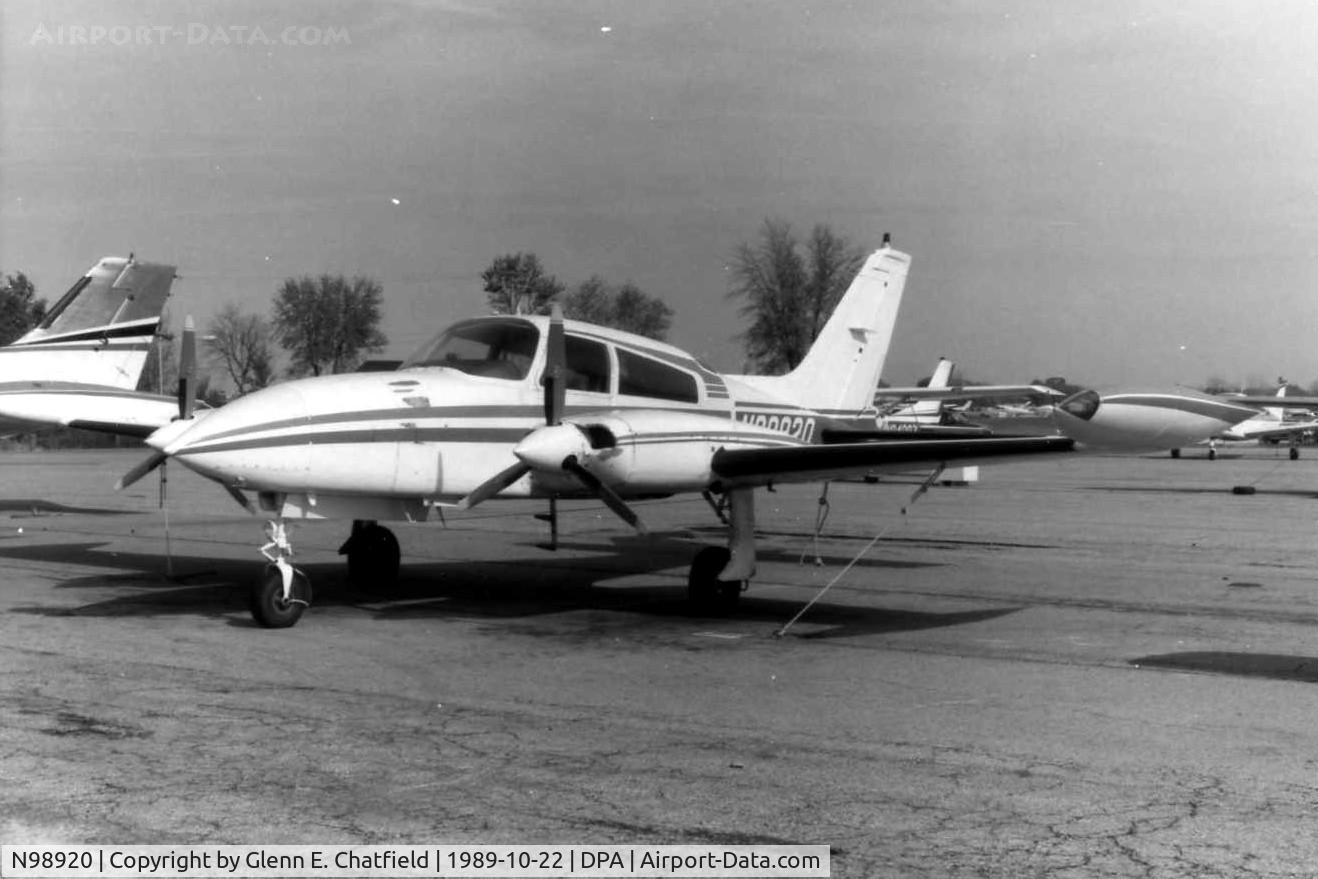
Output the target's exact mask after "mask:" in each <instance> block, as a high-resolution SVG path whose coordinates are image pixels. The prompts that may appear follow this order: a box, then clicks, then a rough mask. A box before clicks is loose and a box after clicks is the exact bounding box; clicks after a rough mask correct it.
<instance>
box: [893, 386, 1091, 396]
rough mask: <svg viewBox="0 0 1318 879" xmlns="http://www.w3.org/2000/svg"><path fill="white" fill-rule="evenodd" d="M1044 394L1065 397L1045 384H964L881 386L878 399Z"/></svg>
mask: <svg viewBox="0 0 1318 879" xmlns="http://www.w3.org/2000/svg"><path fill="white" fill-rule="evenodd" d="M1009 396H1022V397H1029V396H1043V397H1064V396H1066V395H1065V394H1063V393H1060V392H1059V391H1057V390H1055V389H1053V388H1050V387H1046V386H1044V385H962V386H960V387H948V388H879V389H878V390H877V391H876V392H875V393H874V398H875V399H876V400H892V399H905V400H976V399H982V398H984V397H1009Z"/></svg>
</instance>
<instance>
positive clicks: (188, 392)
mask: <svg viewBox="0 0 1318 879" xmlns="http://www.w3.org/2000/svg"><path fill="white" fill-rule="evenodd" d="M177 395H178V417H176V418H175V419H174V420H175V421H185V420H187V419H189V418H191V417H192V413H193V411H194V410H195V409H196V408H197V328H196V325H195V324H194V323H193V321H192V316H191V315H189V316H188V317H186V318H184V319H183V341H182V343H181V347H180V352H179V374H178V391H177ZM168 460H169V455H167V454H165V453H164V452H161V451H155V452H152V453H151V454H150V455H149V456H147V458H146V459H144V460H143V461H141V462H140V463H139V464H138V465H137V466H135V467H134V468H133V469H131V470H129V471H128V472H127V473H125V474H124V475H123V476H122V477H120V479H119V481H118V482H116V483H115V485H114V487H115V490H116V491H119V490H122V489H125V488H127V487H128V486H130V485H132V484H133V483H134V482H137V481H138V480H139V479H141V478H142V477H143V476H146V475H147V474H148V473H150V472H152V471H153V470H155V469H156V468H157V467H160V466H161V465H162V464H164V463H165V462H166V461H168ZM162 503H163V500H162Z"/></svg>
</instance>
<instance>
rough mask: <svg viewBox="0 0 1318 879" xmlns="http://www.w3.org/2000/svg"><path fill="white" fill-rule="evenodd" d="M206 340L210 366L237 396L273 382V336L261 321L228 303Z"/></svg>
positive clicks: (211, 326)
mask: <svg viewBox="0 0 1318 879" xmlns="http://www.w3.org/2000/svg"><path fill="white" fill-rule="evenodd" d="M206 336H207V338H206V347H207V348H208V349H209V350H210V361H211V363H212V364H214V365H216V366H218V367H220V368H221V369H223V370H224V372H225V373H226V374H227V375H228V376H229V380H230V381H232V382H233V388H234V393H235V394H236V395H237V396H242V395H243V394H246V393H250V392H251V391H255V390H257V389H258V388H263V387H265V386H266V385H268V384H270V380H271V379H272V378H274V355H273V352H272V351H271V347H270V343H271V340H272V338H273V334H272V332H271V330H270V325H269V324H268V323H267V322H266V321H265V319H264V318H262V317H261V316H260V315H256V314H245V313H243V312H242V311H241V310H239V308H238V306H237V305H235V304H233V303H229V304H228V305H226V306H224V308H222V309H220V311H219V313H218V314H216V315H215V318H214V319H213V320H212V321H211V323H210V327H209V328H208V329H207V331H206Z"/></svg>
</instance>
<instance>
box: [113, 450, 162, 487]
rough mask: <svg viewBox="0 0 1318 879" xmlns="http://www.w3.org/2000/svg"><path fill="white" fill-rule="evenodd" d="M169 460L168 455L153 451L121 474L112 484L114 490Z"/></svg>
mask: <svg viewBox="0 0 1318 879" xmlns="http://www.w3.org/2000/svg"><path fill="white" fill-rule="evenodd" d="M167 460H169V456H168V455H166V454H165V453H164V452H154V453H152V454H151V455H150V456H149V457H148V458H146V460H144V461H142V462H141V463H140V464H138V465H137V466H136V467H134V468H133V469H132V470H129V471H128V472H127V473H125V474H124V475H123V477H122V478H120V480H119V481H118V482H116V483H115V484H114V488H115V491H120V490H122V489H125V488H127V487H128V486H130V485H132V484H133V483H134V482H136V481H137V480H139V479H141V478H142V477H143V476H145V475H147V474H148V473H150V472H151V471H152V470H154V469H156V468H157V467H159V466H160V465H161V464H163V463H165V462H166V461H167Z"/></svg>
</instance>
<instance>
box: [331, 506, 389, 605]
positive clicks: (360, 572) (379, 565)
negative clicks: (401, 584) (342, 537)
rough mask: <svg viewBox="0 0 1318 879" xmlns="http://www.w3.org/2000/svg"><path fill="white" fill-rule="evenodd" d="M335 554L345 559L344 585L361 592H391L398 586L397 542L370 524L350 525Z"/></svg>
mask: <svg viewBox="0 0 1318 879" xmlns="http://www.w3.org/2000/svg"><path fill="white" fill-rule="evenodd" d="M339 552H340V553H341V554H343V555H346V556H347V557H348V581H349V582H350V583H352V585H353V586H354V587H355V588H357V589H360V590H362V591H377V592H378V591H381V590H388V589H392V588H393V587H394V586H395V585H396V584H397V583H398V564H399V559H400V558H401V553H400V551H399V548H398V538H397V537H395V536H394V533H393V532H392V531H390V530H389V529H388V528H385V527H384V526H382V525H377V524H375V523H374V522H370V523H366V524H362V525H358V524H356V523H354V525H353V529H352V536H350V537H349V538H348V541H347V542H346V543H344V544H343V547H342V548H341V549H340V550H339Z"/></svg>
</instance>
